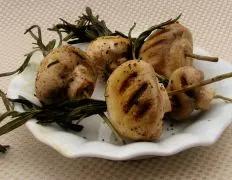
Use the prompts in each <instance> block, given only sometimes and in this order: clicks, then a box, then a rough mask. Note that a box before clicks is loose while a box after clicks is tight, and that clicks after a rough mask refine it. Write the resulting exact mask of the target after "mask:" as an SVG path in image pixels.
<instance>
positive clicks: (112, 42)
mask: <svg viewBox="0 0 232 180" xmlns="http://www.w3.org/2000/svg"><path fill="white" fill-rule="evenodd" d="M87 54H88V55H89V56H90V57H91V59H92V60H93V63H94V64H95V67H96V68H97V72H98V74H102V73H104V75H105V76H106V77H108V76H109V75H110V74H111V73H112V72H113V71H114V70H115V69H116V68H117V67H118V66H119V65H120V64H122V63H123V62H125V61H126V60H127V59H128V58H129V57H130V41H129V40H128V39H127V38H123V37H121V36H102V37H99V38H97V39H95V40H94V41H92V42H91V43H90V44H89V46H88V49H87Z"/></svg>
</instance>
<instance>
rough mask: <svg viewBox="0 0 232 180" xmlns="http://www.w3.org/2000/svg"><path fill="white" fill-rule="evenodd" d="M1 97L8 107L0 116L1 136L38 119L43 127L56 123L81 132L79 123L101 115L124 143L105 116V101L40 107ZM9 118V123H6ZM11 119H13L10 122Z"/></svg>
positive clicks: (78, 101)
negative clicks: (18, 108)
mask: <svg viewBox="0 0 232 180" xmlns="http://www.w3.org/2000/svg"><path fill="white" fill-rule="evenodd" d="M0 96H1V98H2V99H3V100H4V101H5V106H6V112H5V113H3V114H1V115H0V136H1V135H3V134H6V133H8V132H10V131H12V130H14V129H16V128H18V127H19V126H21V125H23V124H25V123H26V122H27V121H28V120H30V119H36V120H37V123H38V124H41V125H49V124H51V123H56V124H57V125H59V126H60V127H61V128H63V129H65V130H73V131H77V132H79V131H81V130H82V129H83V126H82V125H80V124H79V123H80V122H81V121H82V120H83V119H84V118H86V117H89V116H92V115H94V114H99V115H100V116H101V117H102V118H103V120H104V121H105V122H106V124H107V125H109V127H110V128H111V129H112V131H113V133H114V134H115V136H116V138H117V139H118V140H119V142H123V141H122V138H121V137H120V135H119V134H118V133H117V131H116V130H115V128H114V127H113V126H112V124H111V123H110V122H109V119H108V118H107V117H106V116H105V115H104V112H105V111H106V110H107V107H106V102H105V101H101V100H94V99H81V100H72V101H65V102H62V103H60V104H51V105H43V106H42V107H40V106H37V105H35V104H33V103H32V102H30V101H28V100H26V99H25V98H23V97H20V99H9V98H7V97H6V95H5V93H3V92H2V91H0ZM13 103H20V104H21V105H22V107H23V108H24V112H18V111H15V110H14V106H13ZM7 118H8V121H6V123H5V119H7ZM9 118H11V119H10V121H9ZM6 149H7V147H6V146H0V152H5V151H6Z"/></svg>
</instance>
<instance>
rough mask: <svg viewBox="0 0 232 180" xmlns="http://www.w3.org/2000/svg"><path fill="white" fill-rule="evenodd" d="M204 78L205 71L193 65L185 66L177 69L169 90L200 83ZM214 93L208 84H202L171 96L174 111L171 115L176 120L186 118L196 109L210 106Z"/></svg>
mask: <svg viewBox="0 0 232 180" xmlns="http://www.w3.org/2000/svg"><path fill="white" fill-rule="evenodd" d="M203 80H204V73H203V72H202V71H200V70H198V69H196V68H194V67H192V66H184V67H181V68H179V69H177V70H175V71H174V72H173V73H172V75H171V77H170V79H169V84H168V87H167V91H173V90H178V89H182V88H183V87H184V86H188V85H193V84H198V83H199V82H201V81H203ZM213 96H214V93H213V91H212V90H211V89H210V88H209V87H208V86H202V87H198V88H194V89H192V90H189V91H186V92H184V93H178V94H176V95H173V96H172V97H170V98H171V102H172V111H171V112H170V116H171V117H173V118H175V119H176V120H186V119H187V118H188V117H189V116H190V115H191V113H192V112H193V111H194V109H200V110H207V109H209V108H210V105H211V101H212V99H213Z"/></svg>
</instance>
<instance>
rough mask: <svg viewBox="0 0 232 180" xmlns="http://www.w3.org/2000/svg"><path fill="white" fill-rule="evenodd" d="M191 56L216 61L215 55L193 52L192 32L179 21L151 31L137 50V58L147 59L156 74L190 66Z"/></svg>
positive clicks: (166, 73)
mask: <svg viewBox="0 0 232 180" xmlns="http://www.w3.org/2000/svg"><path fill="white" fill-rule="evenodd" d="M192 58H195V59H199V60H206V61H213V62H217V61H218V58H217V57H208V56H200V55H196V54H193V39H192V34H191V32H190V31H189V29H187V28H186V27H185V26H183V25H181V24H179V23H172V24H170V25H167V26H164V27H162V29H160V30H157V31H155V32H153V33H152V34H151V35H150V36H149V37H148V39H147V40H146V41H145V43H144V44H143V45H142V47H141V49H140V51H139V59H141V60H144V61H147V62H148V63H150V64H151V65H152V66H153V68H154V69H155V71H156V72H157V73H158V74H161V75H164V76H166V77H170V76H171V74H172V73H173V72H174V71H175V70H176V69H178V68H180V67H183V66H192Z"/></svg>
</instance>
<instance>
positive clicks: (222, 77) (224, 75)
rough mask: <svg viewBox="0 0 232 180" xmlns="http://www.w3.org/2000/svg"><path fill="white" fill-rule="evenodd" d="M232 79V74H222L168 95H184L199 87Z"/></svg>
mask: <svg viewBox="0 0 232 180" xmlns="http://www.w3.org/2000/svg"><path fill="white" fill-rule="evenodd" d="M231 77H232V72H229V73H225V74H221V75H218V76H215V77H213V78H210V79H206V80H203V81H201V82H199V83H198V84H192V85H188V86H184V87H183V88H181V89H177V90H174V91H169V92H168V95H170V96H172V95H175V94H178V93H183V92H186V91H188V90H191V89H194V88H197V87H200V86H204V85H207V84H211V83H214V82H217V81H221V80H224V79H227V78H231Z"/></svg>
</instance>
